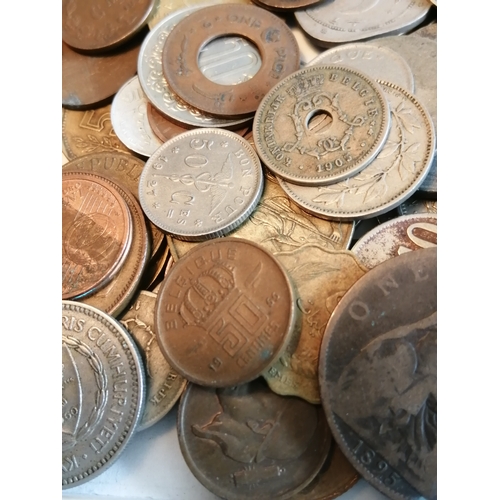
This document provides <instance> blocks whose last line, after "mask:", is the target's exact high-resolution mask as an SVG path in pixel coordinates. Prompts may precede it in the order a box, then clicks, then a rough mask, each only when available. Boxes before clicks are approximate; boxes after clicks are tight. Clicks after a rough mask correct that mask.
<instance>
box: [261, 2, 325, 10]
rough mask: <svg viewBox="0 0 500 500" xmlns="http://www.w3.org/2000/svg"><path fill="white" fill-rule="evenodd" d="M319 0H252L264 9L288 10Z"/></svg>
mask: <svg viewBox="0 0 500 500" xmlns="http://www.w3.org/2000/svg"><path fill="white" fill-rule="evenodd" d="M320 1H321V0H254V3H255V4H256V5H259V6H260V7H263V8H264V9H269V10H277V11H290V10H295V9H301V8H304V7H309V6H310V5H314V4H316V3H318V2H320Z"/></svg>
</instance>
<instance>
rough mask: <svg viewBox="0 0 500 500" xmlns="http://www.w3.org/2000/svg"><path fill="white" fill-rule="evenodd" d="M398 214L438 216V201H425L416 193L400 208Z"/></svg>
mask: <svg viewBox="0 0 500 500" xmlns="http://www.w3.org/2000/svg"><path fill="white" fill-rule="evenodd" d="M398 214H399V215H410V214H437V201H435V200H434V201H433V200H426V199H423V198H422V197H420V196H419V195H418V193H416V194H414V195H413V196H412V197H411V198H409V199H408V200H407V201H405V202H403V203H401V205H399V206H398Z"/></svg>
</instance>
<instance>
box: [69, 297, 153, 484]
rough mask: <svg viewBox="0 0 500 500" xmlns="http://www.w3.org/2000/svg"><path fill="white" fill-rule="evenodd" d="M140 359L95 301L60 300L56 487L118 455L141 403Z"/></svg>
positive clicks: (91, 473) (85, 477) (90, 474)
mask: <svg viewBox="0 0 500 500" xmlns="http://www.w3.org/2000/svg"><path fill="white" fill-rule="evenodd" d="M144 384H145V376H144V367H143V364H142V360H141V357H140V354H139V351H138V350H137V346H136V345H135V343H134V342H133V340H132V338H131V337H130V334H129V333H128V332H127V331H126V330H125V328H124V327H123V326H122V325H120V323H118V321H116V320H115V319H114V318H111V317H110V316H108V315H107V314H105V313H103V312H102V311H100V310H99V309H96V308H95V307H91V306H88V305H86V304H81V303H79V302H72V301H65V300H63V301H62V487H63V489H66V488H71V487H73V486H78V485H80V484H82V483H84V482H86V481H89V480H90V479H93V478H94V477H95V476H97V475H99V474H100V473H101V472H103V471H104V470H105V469H107V468H108V467H109V466H111V465H112V464H113V463H114V462H115V460H116V459H117V458H118V457H119V456H120V453H121V452H122V451H123V448H124V447H125V445H126V444H127V443H128V442H129V440H130V438H131V437H132V435H133V433H134V431H135V430H136V427H137V424H138V422H139V420H140V419H141V416H142V412H143V408H144V394H145V385H144Z"/></svg>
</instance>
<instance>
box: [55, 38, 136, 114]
mask: <svg viewBox="0 0 500 500" xmlns="http://www.w3.org/2000/svg"><path fill="white" fill-rule="evenodd" d="M141 42H142V37H135V38H134V39H133V40H131V41H130V42H129V43H127V44H126V45H124V46H123V47H121V48H120V49H119V50H115V51H113V52H109V53H106V54H102V55H85V54H80V53H79V52H75V51H74V50H73V49H71V48H70V47H69V46H68V45H66V44H65V43H64V42H63V44H62V105H63V107H65V108H69V109H88V108H90V107H98V106H100V105H104V104H106V103H107V102H108V101H111V98H112V97H113V96H114V95H115V94H116V93H117V92H118V90H119V89H120V88H121V86H122V85H123V84H124V83H125V82H127V81H128V80H130V78H132V77H133V76H134V75H135V73H136V71H137V57H138V56H139V50H140V48H141Z"/></svg>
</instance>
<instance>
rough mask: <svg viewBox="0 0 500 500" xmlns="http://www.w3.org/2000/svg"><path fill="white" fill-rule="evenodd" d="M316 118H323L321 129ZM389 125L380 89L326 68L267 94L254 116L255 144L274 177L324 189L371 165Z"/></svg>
mask: <svg viewBox="0 0 500 500" xmlns="http://www.w3.org/2000/svg"><path fill="white" fill-rule="evenodd" d="M317 118H325V120H324V124H323V125H322V126H320V127H319V128H318V127H316V126H314V120H315V119H317ZM390 124H391V118H390V113H389V104H388V102H387V98H386V97H385V95H384V92H382V89H381V88H380V86H379V84H377V83H376V82H375V81H374V80H373V79H372V78H370V77H369V76H367V75H366V74H364V73H361V72H360V71H358V70H356V69H354V68H349V67H347V66H338V65H333V64H330V65H325V64H322V65H315V66H310V67H307V68H303V69H301V70H299V71H297V72H295V73H293V74H292V75H290V76H288V77H286V78H284V79H283V80H281V81H280V82H279V83H277V84H276V85H275V86H274V87H273V88H272V89H271V90H270V91H269V93H268V94H267V95H266V96H265V97H264V99H263V100H262V101H261V103H260V105H259V108H258V109H257V112H256V113H255V118H254V122H253V139H254V141H255V148H256V149H257V153H258V154H259V156H260V158H261V159H262V161H263V162H264V163H265V164H266V165H267V166H268V168H269V169H270V170H271V171H272V172H273V173H274V174H275V175H276V176H278V177H280V178H282V179H286V180H287V181H289V182H292V183H294V184H300V185H304V186H321V185H325V184H330V183H332V182H335V181H339V180H341V179H345V178H346V177H350V176H353V175H354V174H356V173H357V172H359V171H360V170H362V169H363V168H365V167H366V166H367V165H369V164H370V162H372V161H373V159H374V158H375V157H376V155H377V153H378V152H379V151H380V150H381V149H382V147H383V146H384V144H385V141H386V139H387V135H388V133H389V130H390Z"/></svg>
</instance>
